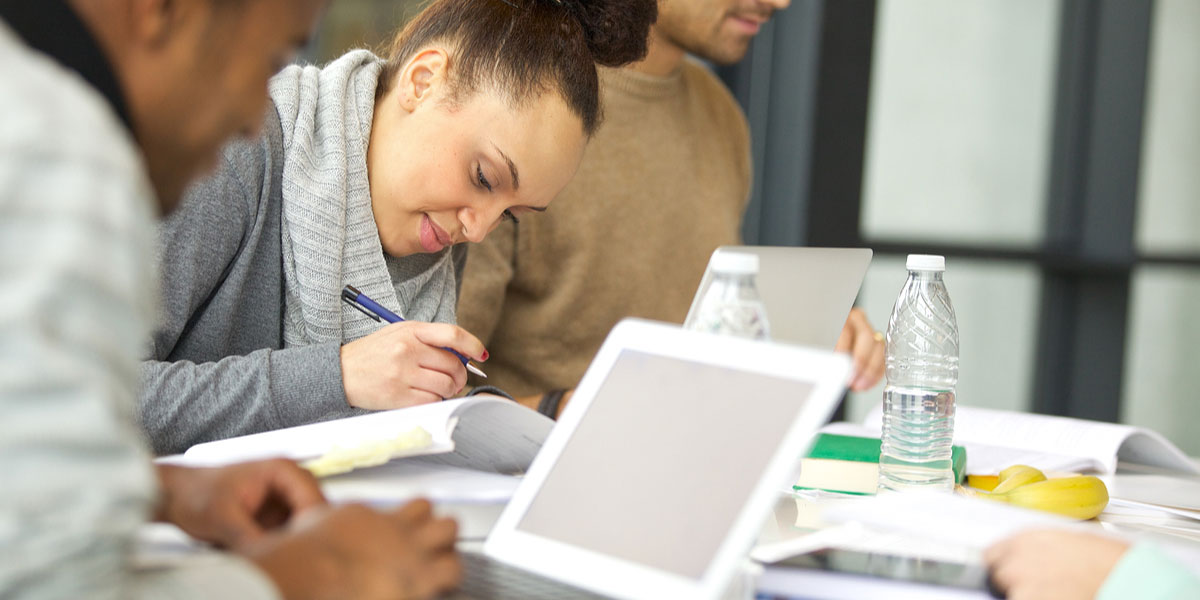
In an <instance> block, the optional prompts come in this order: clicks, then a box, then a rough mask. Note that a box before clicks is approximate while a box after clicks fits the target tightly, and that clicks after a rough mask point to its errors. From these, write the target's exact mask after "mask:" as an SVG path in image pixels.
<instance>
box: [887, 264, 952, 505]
mask: <svg viewBox="0 0 1200 600" xmlns="http://www.w3.org/2000/svg"><path fill="white" fill-rule="evenodd" d="M907 267H908V281H906V282H905V283H904V288H903V289H901V290H900V297H899V298H897V299H896V306H895V307H894V308H893V309H892V319H891V321H890V322H889V323H888V331H887V385H886V387H884V389H883V438H882V442H883V445H882V448H881V452H880V455H879V490H880V491H881V492H883V491H889V490H891V491H907V490H914V489H922V490H951V489H953V488H954V473H953V470H952V468H951V458H950V446H951V442H952V441H953V438H954V387H955V385H957V384H958V323H957V321H956V320H955V318H954V307H953V306H952V305H951V304H950V294H949V293H948V292H947V291H946V284H945V282H943V281H942V274H943V273H944V272H945V270H946V259H945V258H943V257H941V256H931V255H926V254H910V255H909V256H908V265H907Z"/></svg>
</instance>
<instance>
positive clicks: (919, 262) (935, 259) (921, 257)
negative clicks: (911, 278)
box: [905, 254, 946, 271]
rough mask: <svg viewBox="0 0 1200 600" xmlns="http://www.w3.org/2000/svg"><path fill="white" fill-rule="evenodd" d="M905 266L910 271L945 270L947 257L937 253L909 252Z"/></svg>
mask: <svg viewBox="0 0 1200 600" xmlns="http://www.w3.org/2000/svg"><path fill="white" fill-rule="evenodd" d="M905 266H906V267H907V268H908V270H909V271H945V270H946V257H945V256H939V255H937V254H909V255H908V263H907V264H906V265H905Z"/></svg>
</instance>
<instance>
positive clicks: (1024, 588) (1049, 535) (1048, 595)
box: [983, 530, 1129, 600]
mask: <svg viewBox="0 0 1200 600" xmlns="http://www.w3.org/2000/svg"><path fill="white" fill-rule="evenodd" d="M1128 549H1129V545H1128V544H1127V543H1125V542H1122V541H1121V540H1117V539H1113V538H1110V537H1105V536H1102V535H1095V534H1088V533H1078V532H1074V531H1055V530H1038V531H1027V532H1024V533H1020V534H1017V535H1015V536H1013V537H1011V538H1009V539H1006V540H1004V541H1001V542H999V543H996V544H994V545H992V546H991V547H990V548H988V549H987V550H986V551H985V552H984V555H983V558H984V562H985V563H987V566H988V569H989V570H990V571H991V577H992V582H993V583H994V584H995V586H996V588H997V589H999V590H1000V591H1002V592H1004V593H1005V594H1007V598H1008V599H1009V600H1038V599H1042V598H1045V599H1046V600H1051V599H1053V600H1072V599H1075V598H1078V599H1080V600H1084V599H1090V598H1094V597H1095V596H1096V593H1097V592H1099V591H1100V586H1101V585H1103V583H1104V580H1105V579H1106V578H1107V577H1108V574H1109V572H1111V571H1112V569H1113V567H1114V566H1115V565H1116V564H1117V561H1119V560H1120V559H1121V556H1122V555H1123V554H1125V551H1126V550H1128Z"/></svg>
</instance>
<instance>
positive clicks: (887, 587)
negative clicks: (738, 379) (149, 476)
mask: <svg viewBox="0 0 1200 600" xmlns="http://www.w3.org/2000/svg"><path fill="white" fill-rule="evenodd" d="M1126 475H1131V474H1129V473H1124V472H1119V473H1118V474H1117V475H1115V476H1114V477H1116V478H1117V479H1116V481H1117V482H1120V481H1122V479H1121V478H1122V477H1125V476H1126ZM1180 479H1181V480H1184V481H1189V482H1193V483H1196V484H1200V477H1181V478H1180ZM401 501H403V499H401V498H397V499H396V502H401ZM503 508H504V505H503V503H500V502H492V503H487V502H466V503H449V502H442V503H439V504H438V510H439V511H441V512H443V513H445V514H449V515H452V516H454V517H456V518H457V519H459V524H460V530H459V531H460V541H459V546H460V548H462V549H463V550H479V549H480V548H481V546H482V542H483V539H484V538H486V536H487V532H488V531H490V529H491V527H492V525H493V524H494V523H495V521H496V519H498V518H499V516H500V513H501V512H502V511H503ZM799 516H800V515H799V513H798V510H797V505H796V502H795V499H794V497H793V496H791V495H790V494H785V495H781V497H780V499H779V501H778V502H777V503H776V505H775V507H774V510H773V511H772V513H771V515H770V517H769V518H768V519H767V520H766V522H765V523H764V524H763V527H762V530H761V533H760V543H772V542H779V541H784V540H793V539H798V538H803V537H805V536H809V535H811V534H812V533H813V530H812V529H808V528H800V527H797V526H796V521H797V517H799ZM1099 521H1100V523H1101V525H1102V526H1103V527H1105V528H1106V529H1108V530H1110V531H1115V532H1118V533H1123V534H1132V535H1153V536H1158V537H1163V538H1165V539H1170V540H1172V541H1174V542H1179V541H1185V542H1190V543H1194V544H1196V545H1197V547H1198V548H1200V521H1195V520H1189V519H1184V518H1181V517H1172V516H1170V515H1162V514H1158V515H1151V514H1147V513H1144V512H1143V513H1142V514H1141V515H1139V514H1136V513H1133V512H1130V511H1124V510H1123V511H1105V512H1104V513H1103V514H1101V516H1100V518H1099ZM208 552H211V550H209V549H207V548H206V547H205V546H203V545H200V544H196V543H194V542H191V541H190V540H189V539H188V538H187V537H186V536H185V535H183V534H182V532H179V530H177V529H175V528H174V527H172V526H169V525H161V524H154V525H148V526H146V527H145V528H143V532H142V535H141V536H140V537H139V543H138V545H137V552H136V554H135V560H136V562H137V563H138V564H139V565H141V566H163V565H167V564H171V563H173V562H182V561H185V560H190V559H192V558H194V557H195V556H196V555H198V554H204V553H208ZM967 556H968V557H969V559H975V560H977V556H974V557H972V556H970V555H969V554H967ZM761 583H763V584H770V585H772V586H775V587H771V588H770V589H767V590H764V591H770V592H771V593H779V594H783V593H785V592H786V591H787V590H789V589H803V590H804V593H805V594H806V595H807V596H809V597H822V598H833V599H838V598H863V597H888V598H899V599H903V598H914V599H916V598H922V599H926V598H928V599H942V598H945V599H957V598H970V599H983V598H988V596H987V595H986V594H985V593H983V592H979V591H970V590H958V589H954V588H946V587H935V586H928V585H920V584H912V583H905V582H897V581H892V580H886V579H877V578H870V577H862V576H855V575H846V574H838V573H828V572H819V571H813V572H807V573H805V574H804V575H803V577H800V578H792V579H780V578H778V577H775V578H774V579H771V577H770V576H764V577H763V578H762V580H761ZM779 586H789V587H779Z"/></svg>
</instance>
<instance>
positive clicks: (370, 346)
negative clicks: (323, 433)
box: [341, 321, 487, 410]
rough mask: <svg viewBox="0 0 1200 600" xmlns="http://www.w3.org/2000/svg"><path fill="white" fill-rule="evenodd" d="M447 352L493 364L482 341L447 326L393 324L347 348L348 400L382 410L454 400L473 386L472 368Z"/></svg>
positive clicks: (345, 380)
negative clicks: (469, 374) (469, 379)
mask: <svg viewBox="0 0 1200 600" xmlns="http://www.w3.org/2000/svg"><path fill="white" fill-rule="evenodd" d="M446 348H453V349H455V350H457V351H458V353H459V354H462V355H463V356H466V357H468V358H471V359H474V360H477V361H480V362H483V361H485V360H487V351H486V350H484V348H483V343H482V342H480V341H479V339H478V338H476V337H475V336H473V335H471V334H470V333H467V330H465V329H463V328H461V327H458V326H455V325H449V324H447V323H420V322H416V321H404V322H401V323H392V324H391V325H388V326H387V327H384V328H383V329H380V330H379V331H376V332H375V333H372V334H371V335H368V336H365V337H362V338H359V339H357V340H354V341H353V342H350V343H349V344H346V345H345V346H342V350H341V360H342V386H343V387H344V388H345V390H346V401H347V402H349V403H350V405H351V406H356V407H358V408H369V409H374V410H382V409H388V408H403V407H406V406H416V405H418V404H428V403H430V402H437V401H439V400H441V399H442V398H452V397H454V396H455V395H456V394H458V392H459V391H460V390H462V389H463V386H464V385H466V383H467V369H466V367H464V366H463V364H462V362H460V361H459V360H458V357H456V356H454V355H453V354H451V353H450V352H447V351H446V350H445V349H446Z"/></svg>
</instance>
